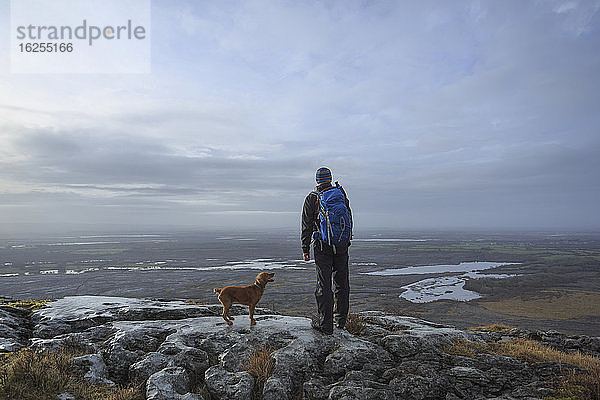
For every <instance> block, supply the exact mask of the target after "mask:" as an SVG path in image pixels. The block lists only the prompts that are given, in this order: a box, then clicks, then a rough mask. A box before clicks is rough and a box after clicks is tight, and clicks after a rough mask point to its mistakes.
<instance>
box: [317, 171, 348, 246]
mask: <svg viewBox="0 0 600 400" xmlns="http://www.w3.org/2000/svg"><path fill="white" fill-rule="evenodd" d="M317 204H318V207H319V220H320V221H321V224H320V227H319V228H320V229H319V232H315V236H316V238H317V239H320V240H322V241H323V242H324V243H327V244H329V245H330V246H332V245H333V246H340V245H346V244H348V242H349V241H350V238H351V236H352V217H351V216H350V211H349V210H348V207H346V196H345V195H344V192H342V187H341V186H340V185H338V183H337V182H336V183H335V186H333V187H332V188H330V189H326V190H324V191H322V192H320V193H318V194H317Z"/></svg>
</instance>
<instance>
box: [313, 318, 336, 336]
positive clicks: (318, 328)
mask: <svg viewBox="0 0 600 400" xmlns="http://www.w3.org/2000/svg"><path fill="white" fill-rule="evenodd" d="M310 326H311V327H312V328H313V329H314V330H315V331H317V332H320V333H322V334H324V335H332V334H333V327H331V328H329V329H327V328H325V327H324V326H323V325H321V324H319V322H318V321H316V320H315V319H313V320H312V321H311V322H310Z"/></svg>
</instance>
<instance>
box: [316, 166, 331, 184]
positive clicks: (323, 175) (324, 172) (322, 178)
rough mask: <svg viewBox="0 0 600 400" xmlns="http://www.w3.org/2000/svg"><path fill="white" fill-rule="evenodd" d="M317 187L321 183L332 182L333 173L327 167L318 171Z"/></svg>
mask: <svg viewBox="0 0 600 400" xmlns="http://www.w3.org/2000/svg"><path fill="white" fill-rule="evenodd" d="M316 178H317V185H320V184H321V183H326V182H331V171H330V170H329V168H327V167H321V168H319V169H318V170H317V176H316Z"/></svg>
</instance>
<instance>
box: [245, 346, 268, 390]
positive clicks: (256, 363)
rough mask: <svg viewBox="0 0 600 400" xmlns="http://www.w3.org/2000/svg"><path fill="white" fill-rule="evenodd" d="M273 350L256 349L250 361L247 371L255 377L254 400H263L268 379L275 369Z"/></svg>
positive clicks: (266, 348) (265, 348)
mask: <svg viewBox="0 0 600 400" xmlns="http://www.w3.org/2000/svg"><path fill="white" fill-rule="evenodd" d="M272 353H273V349H271V348H270V347H262V348H259V349H256V350H255V351H254V354H252V357H250V360H248V365H247V367H246V370H247V371H248V373H249V374H250V375H252V376H253V377H254V390H253V392H254V393H253V399H261V398H262V393H263V389H264V387H265V383H266V382H267V379H269V377H270V376H271V374H272V373H273V370H274V369H275V359H274V358H273V357H272V356H271V354H272Z"/></svg>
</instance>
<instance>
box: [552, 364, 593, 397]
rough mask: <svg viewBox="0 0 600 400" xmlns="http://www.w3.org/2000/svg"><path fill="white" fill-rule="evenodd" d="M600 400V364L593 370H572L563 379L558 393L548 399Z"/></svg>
mask: <svg viewBox="0 0 600 400" xmlns="http://www.w3.org/2000/svg"><path fill="white" fill-rule="evenodd" d="M567 399H570V400H575V399H577V400H579V399H581V400H600V366H598V365H596V366H595V367H593V368H592V369H591V370H586V371H583V372H581V371H570V372H569V374H568V375H567V376H566V377H564V378H563V379H562V381H561V382H560V385H559V387H558V390H557V392H556V395H555V396H553V397H549V398H548V400H567Z"/></svg>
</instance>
